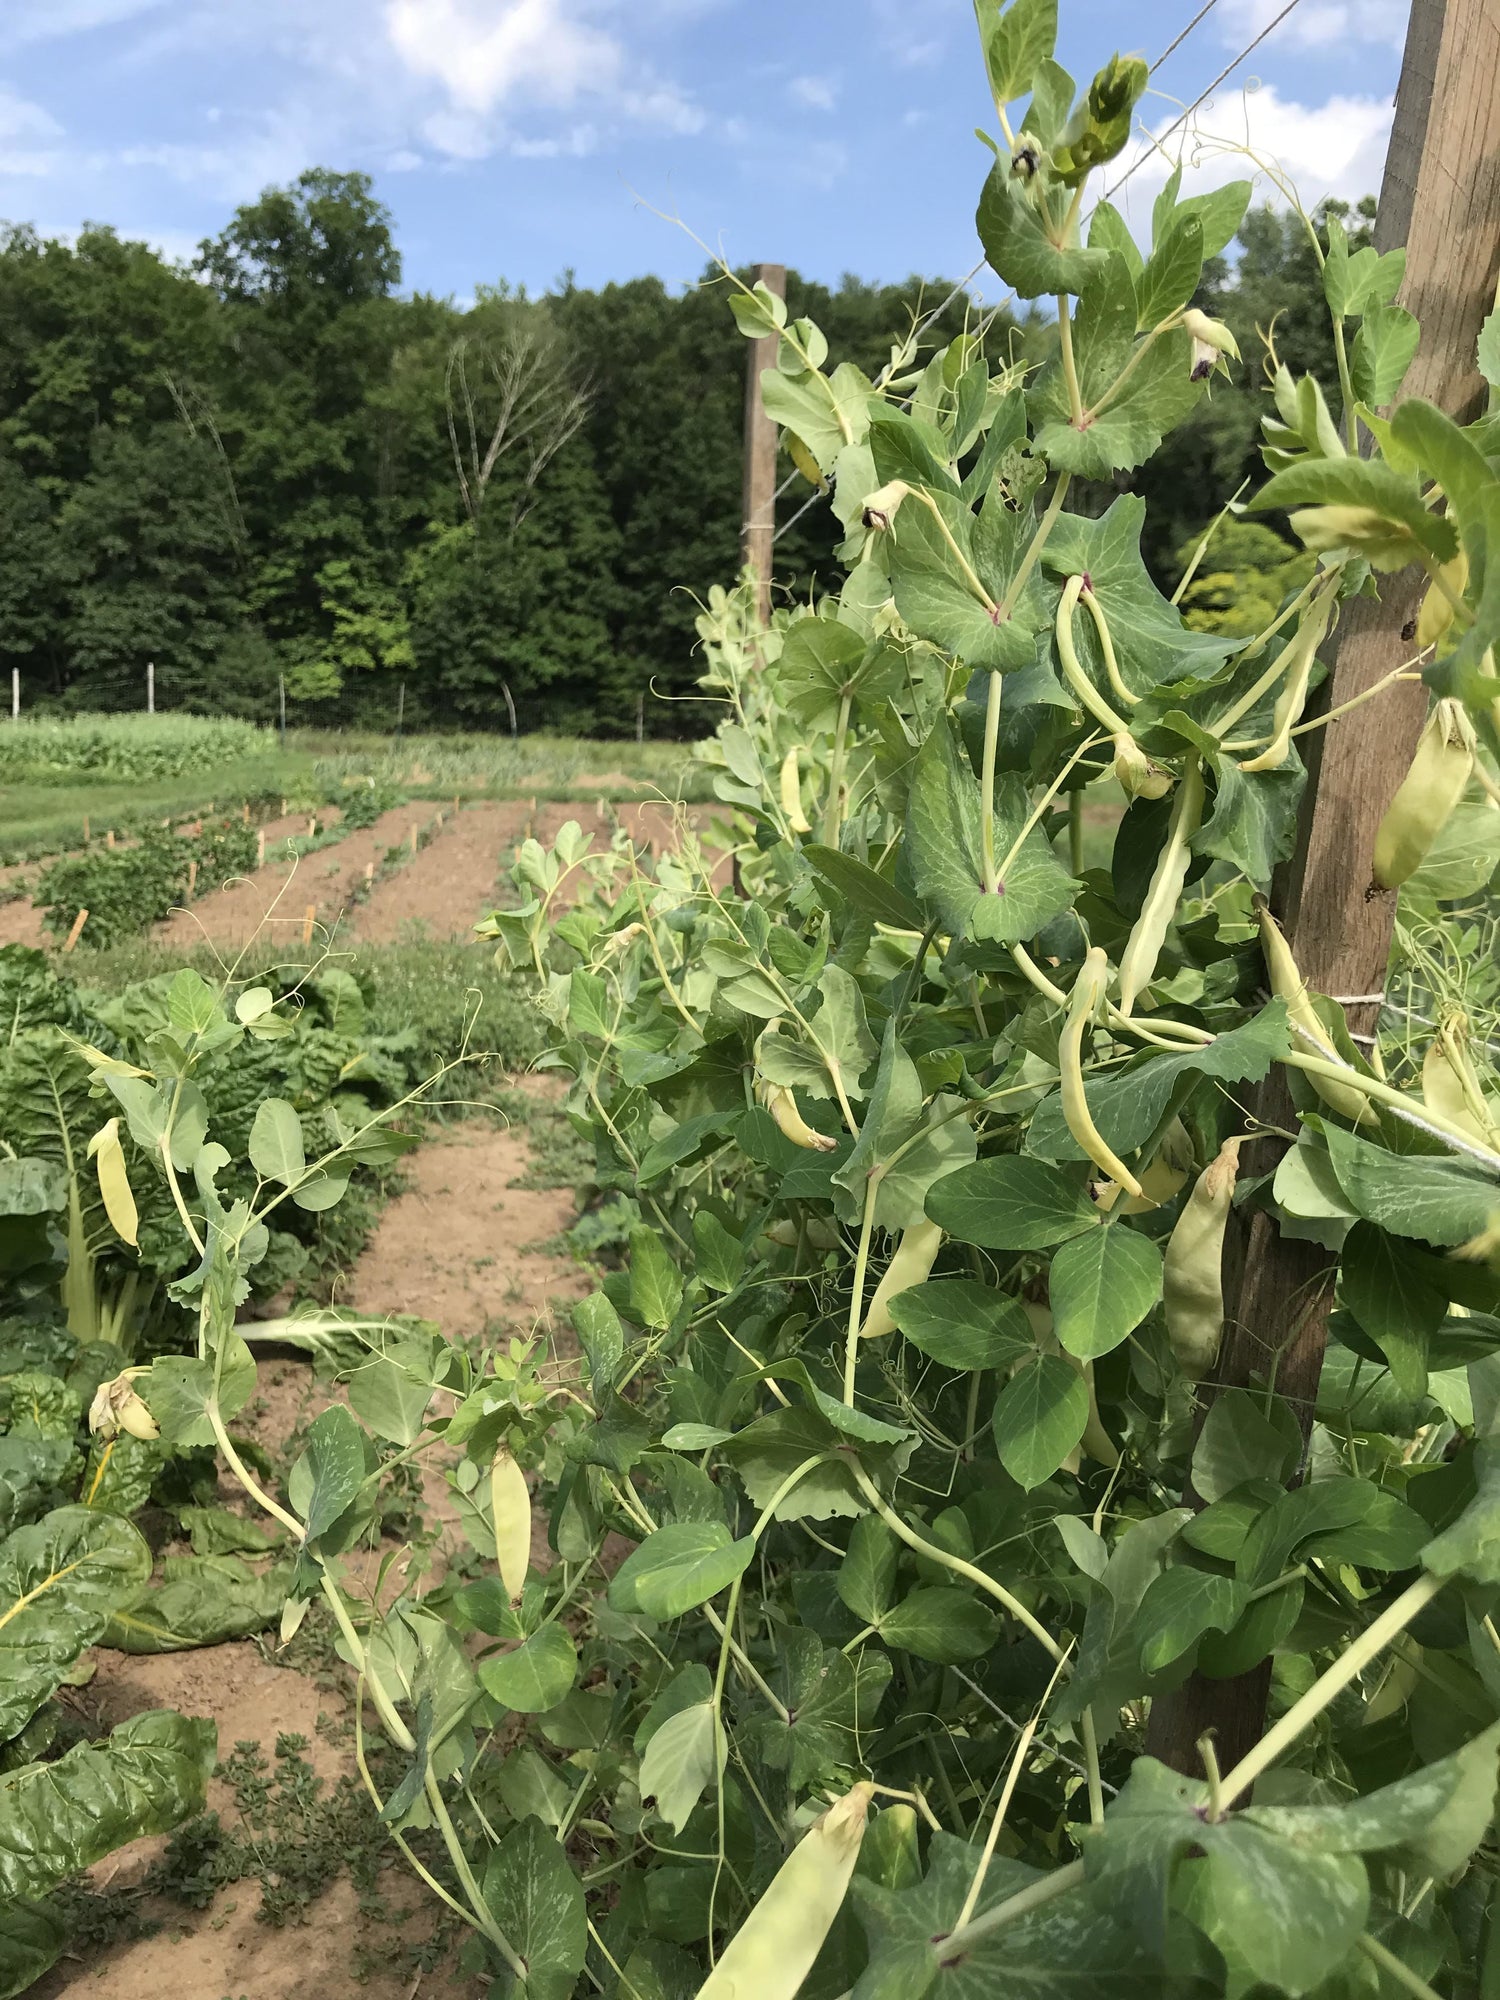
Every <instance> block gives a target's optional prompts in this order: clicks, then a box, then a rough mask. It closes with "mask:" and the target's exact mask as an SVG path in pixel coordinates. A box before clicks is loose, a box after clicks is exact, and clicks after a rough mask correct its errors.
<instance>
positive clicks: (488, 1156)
mask: <svg viewBox="0 0 1500 2000" xmlns="http://www.w3.org/2000/svg"><path fill="white" fill-rule="evenodd" d="M530 1159H531V1155H530V1148H529V1145H528V1141H527V1137H526V1133H525V1131H524V1129H522V1128H519V1127H514V1126H507V1125H503V1124H499V1123H490V1122H487V1121H484V1122H481V1121H479V1120H474V1121H471V1122H469V1123H466V1124H464V1125H461V1126H458V1127H455V1128H453V1129H452V1130H450V1131H448V1132H445V1133H441V1134H439V1135H438V1136H437V1137H436V1138H434V1139H433V1140H432V1141H431V1142H429V1143H428V1144H427V1145H424V1146H423V1147H422V1148H421V1149H420V1150H419V1151H418V1152H416V1153H414V1154H413V1155H412V1156H411V1159H410V1161H409V1162H408V1164H407V1177H408V1182H409V1185H408V1188H407V1191H406V1192H405V1193H403V1194H401V1195H399V1196H398V1197H397V1198H396V1200H395V1201H393V1202H392V1203H391V1204H390V1206H389V1207H388V1208H387V1209H386V1210H385V1212H384V1214H383V1215H382V1217H381V1220H380V1223H379V1225H378V1227H377V1229H376V1231H375V1235H374V1237H373V1238H372V1240H371V1242H370V1244H369V1246H368V1247H367V1249H366V1251H365V1253H364V1255H363V1256H362V1257H361V1258H360V1260H359V1262H358V1263H357V1265H356V1266H355V1268H354V1270H353V1272H352V1273H351V1275H350V1280H349V1284H348V1288H347V1292H346V1295H345V1296H346V1300H347V1302H348V1303H351V1304H357V1305H359V1306H361V1307H363V1308H365V1309H367V1310H369V1311H372V1312H379V1311H389V1312H408V1313H419V1314H421V1315H422V1316H423V1317H424V1318H429V1319H434V1320H436V1321H438V1323H439V1324H440V1325H441V1326H442V1327H443V1328H444V1330H445V1332H447V1333H448V1334H449V1335H450V1336H451V1337H453V1338H463V1337H465V1336H468V1335H474V1334H478V1333H480V1332H482V1331H483V1330H484V1328H485V1327H486V1326H489V1327H490V1328H491V1330H492V1331H498V1330H499V1328H500V1327H501V1326H507V1327H509V1328H511V1329H513V1330H514V1331H515V1332H517V1333H523V1334H525V1333H530V1332H532V1331H533V1330H534V1329H542V1328H550V1327H551V1326H553V1325H554V1324H555V1323H556V1322H557V1321H558V1320H559V1319H560V1320H561V1321H562V1323H563V1326H564V1327H566V1317H565V1316H566V1308H567V1305H568V1304H569V1303H570V1302H571V1301H572V1300H573V1299H574V1298H576V1297H578V1296H580V1295H581V1294H582V1292H583V1291H585V1290H586V1289H587V1280H586V1278H585V1275H584V1273H583V1272H582V1271H580V1270H579V1269H578V1268H577V1267H575V1266H574V1265H572V1264H571V1263H569V1262H566V1261H563V1260H559V1259H557V1258H555V1257H550V1256H548V1255H546V1254H545V1253H543V1252H542V1251H540V1250H538V1249H537V1248H535V1247H534V1246H536V1245H537V1244H539V1243H541V1242H543V1241H545V1240H547V1239H549V1238H552V1237H555V1236H556V1235H557V1234H558V1233H559V1232H560V1231H561V1230H562V1229H564V1228H565V1227H566V1226H567V1224H568V1222H569V1221H570V1219H571V1216H572V1202H571V1199H570V1197H569V1194H568V1192H567V1190H566V1189H549V1190H545V1191H538V1190H532V1189H525V1188H514V1187H511V1186H510V1182H511V1181H512V1180H514V1179H515V1178H516V1177H517V1176H518V1175H521V1174H523V1173H524V1172H525V1171H526V1169H527V1167H528V1165H529V1164H530ZM328 1398H329V1391H328V1390H327V1388H326V1387H324V1386H323V1385H321V1384H319V1383H317V1382H315V1381H314V1379H313V1377H312V1374H311V1371H310V1369H309V1368H307V1367H306V1366H305V1365H304V1364H303V1363H301V1362H300V1361H295V1360H285V1359H270V1358H267V1359H266V1360H265V1361H264V1362H263V1364H262V1369H261V1378H260V1390H259V1394H258V1396H257V1399H256V1402H255V1403H254V1404H253V1405H252V1406H251V1411H250V1412H247V1415H248V1416H250V1417H251V1418H252V1424H251V1428H253V1429H254V1430H255V1431H256V1432H257V1433H258V1434H259V1435H260V1436H261V1437H263V1438H272V1437H275V1438H278V1439H280V1438H285V1437H286V1436H287V1435H289V1434H290V1432H291V1431H292V1430H293V1429H294V1428H296V1427H297V1426H298V1425H299V1424H301V1423H303V1422H305V1421H306V1420H307V1418H308V1417H309V1416H311V1415H312V1414H314V1413H315V1412H316V1410H317V1409H318V1408H319V1407H321V1406H322V1405H323V1404H324V1403H325V1402H326V1401H327V1400H328ZM423 1486H424V1495H425V1498H426V1502H427V1505H428V1508H429V1511H430V1512H431V1513H433V1514H434V1515H435V1516H436V1517H437V1518H438V1519H439V1520H442V1521H443V1522H444V1523H445V1525H446V1523H447V1520H448V1518H449V1517H448V1513H447V1509H446V1507H445V1505H444V1496H445V1493H446V1487H445V1485H444V1482H443V1479H442V1475H441V1472H440V1470H438V1469H436V1468H434V1469H433V1470H432V1472H431V1473H430V1474H428V1476H426V1477H425V1478H424V1481H423ZM545 1537H546V1528H545V1522H541V1523H539V1524H538V1545H537V1547H536V1549H535V1550H534V1554H533V1559H534V1560H535V1561H537V1562H538V1564H539V1566H542V1567H545V1566H546V1565H547V1563H548V1562H549V1561H550V1560H551V1557H550V1553H549V1552H548V1551H547V1549H546V1541H545ZM378 1559H379V1558H378V1553H377V1554H373V1555H372V1556H371V1557H370V1565H371V1576H370V1579H369V1580H370V1581H372V1582H373V1573H374V1569H375V1567H376V1566H377V1565H378ZM94 1658H95V1659H96V1661H97V1663H98V1671H97V1673H96V1674H95V1677H94V1679H93V1680H92V1681H91V1682H90V1683H89V1685H88V1686H87V1687H85V1688H83V1689H80V1690H78V1692H77V1694H76V1695H75V1696H74V1697H73V1699H74V1700H75V1701H76V1702H77V1703H78V1705H79V1708H80V1711H81V1713H82V1714H83V1716H84V1717H85V1719H86V1720H87V1721H88V1723H89V1726H90V1727H91V1728H97V1729H98V1730H99V1731H100V1732H101V1733H102V1732H103V1731H105V1730H107V1729H109V1728H110V1727H112V1726H113V1725H114V1724H115V1723H116V1722H119V1721H121V1720H123V1719H124V1718H125V1717H126V1716H128V1715H132V1714H135V1713H137V1712H139V1711H140V1710H141V1709H145V1708H158V1707H180V1708H181V1709H182V1710H183V1711H184V1712H186V1713H188V1714H196V1715H209V1716H212V1717H213V1718H214V1720H215V1721H216V1722H217V1723H218V1726H219V1748H220V1754H221V1756H222V1755H228V1754H229V1753H230V1752H231V1751H232V1750H233V1748H234V1746H235V1745H236V1744H237V1743H240V1742H246V1741H258V1742H260V1743H261V1744H262V1745H263V1746H264V1749H265V1752H266V1754H267V1756H269V1755H270V1753H271V1750H272V1748H273V1746H274V1744H275V1740H276V1737H277V1735H278V1734H279V1733H282V1732H294V1733H296V1734H299V1735H301V1736H304V1737H306V1738H307V1741H308V1745H309V1747H308V1749H307V1751H306V1752H305V1753H304V1754H305V1755H306V1756H307V1757H308V1759H309V1761H310V1762H311V1763H312V1765H313V1767H314V1769H315V1770H316V1771H317V1773H318V1774H319V1775H320V1776H321V1777H323V1778H324V1779H326V1780H328V1781H329V1782H332V1781H333V1780H334V1779H336V1778H337V1776H338V1775H339V1773H340V1772H341V1771H342V1770H344V1769H346V1768H348V1767H349V1766H348V1763H347V1759H348V1752H347V1750H344V1749H341V1748H339V1747H337V1746H336V1745H333V1744H330V1743H329V1742H328V1741H327V1740H326V1739H325V1738H324V1737H323V1736H321V1735H319V1734H318V1732H317V1722H318V1718H319V1715H320V1714H321V1713H324V1712H327V1711H330V1710H331V1711H334V1712H336V1713H337V1712H339V1710H340V1698H339V1697H338V1696H337V1695H330V1694H328V1693H325V1692H323V1691H321V1690H320V1689H319V1688H318V1687H316V1686H315V1685H314V1683H313V1682H312V1681H311V1680H308V1679H305V1678H303V1677H302V1676H301V1675H300V1674H297V1673H294V1672H292V1671H290V1670H288V1669H286V1668H282V1667H278V1666H275V1665H273V1664H270V1663H268V1662H267V1660H266V1659H265V1657H264V1656H263V1654H262V1651H261V1648H260V1646H259V1645H257V1644H256V1643H255V1642H254V1641H249V1640H247V1641H243V1642H241V1643H238V1644H234V1645H226V1646H212V1647H205V1648H203V1649H201V1650H199V1651H197V1652H191V1653H177V1654H168V1655H164V1656H161V1657H159V1658H132V1657H130V1656H128V1655H125V1654H119V1653H111V1652H108V1651H105V1650H104V1649H99V1650H98V1651H97V1652H96V1653H95V1655H94ZM209 1804H210V1807H211V1808H213V1809H215V1810H218V1811H219V1812H220V1813H221V1814H223V1815H225V1817H226V1820H228V1819H231V1818H232V1816H233V1813H234V1806H233V1799H232V1794H231V1793H230V1790H229V1788H228V1787H227V1786H225V1785H224V1784H222V1783H221V1782H219V1781H216V1782H215V1784H214V1786H213V1788H212V1791H211V1796H210V1799H209ZM162 1845H163V1843H162V1842H161V1841H159V1840H157V1841H140V1842H137V1843H135V1845H134V1846H132V1847H130V1848H127V1849H125V1850H123V1852H122V1853H120V1854H117V1855H113V1856H111V1857H110V1859H109V1860H108V1861H106V1862H104V1863H102V1864H101V1865H100V1867H99V1868H98V1869H97V1870H95V1871H94V1873H95V1879H96V1881H97V1882H99V1884H100V1885H101V1886H104V1885H107V1884H113V1885H114V1886H116V1887H121V1886H125V1885H127V1884H129V1883H130V1882H132V1881H135V1880H139V1878H140V1876H141V1875H142V1874H143V1873H144V1872H145V1870H146V1869H147V1868H148V1867H149V1866H150V1865H151V1862H152V1861H153V1860H154V1859H155V1858H156V1856H157V1855H158V1854H159V1853H160V1851H161V1848H162ZM387 1892H388V1897H389V1901H390V1906H391V1910H392V1916H393V1920H394V1921H396V1922H398V1923H399V1924H400V1935H401V1936H402V1937H403V1938H404V1937H409V1936H410V1935H411V1932H412V1927H413V1925H415V1926H416V1927H417V1928H418V1929H419V1930H420V1927H421V1925H422V1924H423V1923H424V1922H425V1921H426V1920H427V1917H426V1895H425V1892H424V1891H423V1890H422V1889H421V1887H420V1885H419V1884H416V1883H415V1882H413V1881H411V1880H410V1879H409V1878H408V1876H407V1875H406V1872H405V1870H404V1869H402V1868H400V1867H399V1865H398V1866H397V1867H394V1868H393V1869H392V1871H391V1872H390V1874H389V1876H388V1878H387ZM259 1906H260V1894H259V1890H258V1888H257V1885H256V1884H255V1883H254V1882H253V1881H248V1880H247V1881H244V1882H240V1883H237V1884H234V1885H233V1886H231V1887H229V1888H227V1889H224V1890H222V1891H220V1893H219V1894H218V1896H217V1897H216V1898H215V1900H214V1902H213V1903H212V1905H211V1906H210V1907H209V1908H208V1909H206V1910H204V1911H202V1912H198V1911H193V1910H186V1909H182V1908H181V1907H180V1906H178V1905H176V1904H163V1905H162V1906H161V1907H160V1909H159V1910H158V1911H156V1912H154V1914H157V1915H159V1916H160V1917H161V1919H162V1921H163V1922H164V1924H165V1925H166V1928H164V1929H163V1930H162V1931H161V1932H159V1933H158V1934H157V1935H156V1936H154V1937H150V1938H143V1939H140V1940H137V1941H136V1942H134V1943H132V1944H127V1945H124V1946H121V1947H117V1948H116V1949H114V1950H113V1951H111V1952H109V1953H108V1954H106V1955H104V1956H102V1957H101V1958H99V1959H98V1960H97V1961H96V1962H79V1961H76V1960H75V1961H71V1962H70V1961H64V1962H63V1963H62V1964H60V1965H58V1966H57V1967H55V1968H54V1969H53V1971H52V1972H51V1973H50V1974H48V1975H47V1977H46V1978H45V1979H43V1980H42V1981H40V1982H39V1983H38V1984H37V1985H36V1986H35V1987H33V1988H32V1989H31V1996H32V2000H63V1996H72V1997H73V2000H81V1996H83V1995H85V1994H87V1993H91V1992H94V1991H101V1992H107V1993H108V1995H109V2000H421V1996H423V1995H427V1996H431V2000H437V1996H439V1995H441V1996H444V2000H478V1995H479V1993H480V1992H481V1990H482V1988H481V1986H480V1984H479V1983H478V1982H476V1981H473V1980H471V1979H468V1978H465V1977H464V1976H462V1975H460V1974H459V1973H457V1972H456V1971H454V1970H453V1969H452V1968H449V1969H447V1970H440V1971H437V1972H433V1973H431V1974H428V1975H426V1976H425V1977H424V1978H423V1979H422V1980H421V1981H420V1982H419V1983H418V1984H417V1985H415V1986H414V1985H413V1983H412V1977H411V1975H410V1973H409V1971H407V1970H406V1969H405V1961H404V1958H402V1957H401V1956H400V1955H399V1954H398V1952H397V1951H396V1948H395V1946H396V1940H395V1937H394V1936H393V1937H392V1940H391V1954H392V1959H393V1966H392V1969H391V1970H390V1972H389V1973H385V1972H381V1973H378V1974H376V1975H375V1976H374V1977H373V1978H372V1979H370V1980H368V1981H366V1982H365V1983H364V1984H363V1985H360V1984H358V1983H357V1982H356V1981H355V1978H354V1975H353V1970H352V1951H351V1943H352V1940H353V1939H354V1938H355V1937H356V1936H361V1937H362V1938H363V1939H364V1941H365V1942H366V1944H367V1945H369V1946H370V1947H371V1948H372V1949H373V1950H375V1951H376V1952H378V1951H379V1950H380V1948H381V1933H380V1932H379V1930H378V1928H377V1929H376V1930H375V1931H374V1933H373V1934H372V1933H371V1931H370V1930H368V1929H365V1930H360V1928H359V1926H360V1925H361V1924H363V1923H364V1921H365V1920H364V1919H362V1918H361V1917H360V1915H359V1912H358V1909H357V1906H356V1899H355V1894H354V1891H353V1889H352V1887H351V1886H350V1884H349V1882H348V1880H347V1878H341V1879H340V1881H339V1882H338V1883H337V1884H336V1885H335V1886H334V1887H333V1888H332V1889H330V1891H329V1892H328V1894H327V1895H326V1896H325V1897H324V1898H323V1899H322V1900H321V1902H319V1903H318V1904H317V1905H316V1906H315V1907H314V1908H313V1910H312V1911H311V1912H310V1913H309V1921H308V1922H307V1923H305V1924H303V1925H301V1926H296V1927H289V1928H287V1929H284V1930H273V1929H271V1928H270V1927H269V1926H268V1925H266V1924H263V1923H261V1922H260V1921H259V1920H258V1917H257V1911H258V1909H259ZM406 1912H412V1913H414V1914H413V1915H411V1916H406V1915H405V1914H404V1913H406Z"/></svg>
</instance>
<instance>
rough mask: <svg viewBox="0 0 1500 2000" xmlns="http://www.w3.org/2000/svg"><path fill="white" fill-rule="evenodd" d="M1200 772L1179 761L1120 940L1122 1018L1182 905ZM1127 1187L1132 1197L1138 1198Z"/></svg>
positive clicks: (1198, 815)
mask: <svg viewBox="0 0 1500 2000" xmlns="http://www.w3.org/2000/svg"><path fill="white" fill-rule="evenodd" d="M1203 799H1204V791H1203V767H1202V765H1201V764H1200V762H1199V759H1198V753H1197V751H1196V750H1190V751H1189V752H1188V754H1187V756H1186V757H1185V758H1184V759H1183V764H1182V782H1181V784H1180V785H1179V786H1178V787H1177V796H1176V798H1175V799H1174V800H1173V801H1172V817H1171V818H1170V819H1169V820H1168V822H1167V838H1166V844H1165V845H1164V846H1163V848H1162V851H1161V853H1160V854H1159V855H1158V856H1157V861H1156V868H1155V870H1154V872H1153V873H1152V876H1151V886H1150V888H1149V889H1148V890H1147V891H1146V900H1145V902H1144V903H1143V904H1142V905H1141V914H1140V915H1139V916H1138V917H1137V918H1136V920H1135V925H1134V928H1133V929H1132V930H1131V933H1130V936H1129V938H1128V939H1127V941H1126V945H1125V955H1124V957H1123V958H1122V959H1121V960H1120V1012H1121V1013H1122V1014H1128V1013H1130V1011H1131V1010H1132V1008H1133V1007H1134V1006H1135V1002H1136V996H1137V994H1138V993H1140V991H1141V989H1142V988H1143V987H1146V986H1149V985H1150V984H1151V981H1152V979H1153V978H1154V977H1155V974H1156V961H1157V959H1158V958H1159V957H1160V956H1161V948H1162V946H1163V945H1164V944H1165V943H1166V939H1167V932H1168V930H1169V929H1170V928H1171V924H1172V919H1173V917H1174V916H1175V915H1176V914H1177V905H1178V904H1179V902H1181V900H1182V885H1183V883H1184V882H1186V880H1187V872H1188V867H1189V865H1190V864H1191V862H1192V858H1193V852H1192V839H1193V835H1194V834H1195V833H1196V832H1197V831H1198V823H1199V821H1200V820H1201V819H1202V817H1203ZM1139 1192H1140V1190H1139V1189H1138V1188H1132V1189H1131V1193H1132V1194H1138V1193H1139Z"/></svg>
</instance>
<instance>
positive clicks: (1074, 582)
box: [1057, 576, 1130, 736]
mask: <svg viewBox="0 0 1500 2000" xmlns="http://www.w3.org/2000/svg"><path fill="white" fill-rule="evenodd" d="M1083 589H1084V579H1083V577H1081V576H1070V577H1069V578H1068V580H1067V582H1066V583H1065V584H1064V586H1063V594H1062V601H1061V603H1059V605H1058V607H1057V657H1058V661H1059V663H1060V664H1061V666H1062V670H1063V679H1064V680H1065V681H1066V682H1067V684H1068V686H1069V687H1070V688H1071V689H1072V690H1073V692H1074V694H1075V695H1077V697H1078V699H1079V701H1080V703H1081V704H1082V705H1083V707H1084V708H1086V709H1087V710H1088V712H1089V714H1090V715H1091V716H1093V718H1094V720H1095V722H1099V723H1102V724H1103V726H1104V727H1105V728H1106V729H1107V730H1108V731H1109V733H1110V735H1111V736H1128V735H1129V734H1130V725H1129V723H1128V722H1126V720H1125V718H1124V717H1123V716H1122V715H1116V713H1115V711H1114V710H1113V709H1112V708H1111V707H1110V705H1109V703H1108V702H1107V701H1106V700H1105V699H1104V696H1103V695H1102V694H1100V692H1099V690H1098V689H1097V688H1096V687H1095V686H1094V683H1093V682H1092V681H1091V680H1090V679H1089V677H1088V675H1087V674H1086V673H1085V672H1084V671H1083V667H1082V665H1081V663H1080V661H1079V658H1078V648H1077V646H1076V645H1075V644H1074V643H1073V614H1074V613H1075V612H1076V611H1077V609H1078V600H1079V598H1080V597H1081V596H1082V594H1083Z"/></svg>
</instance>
